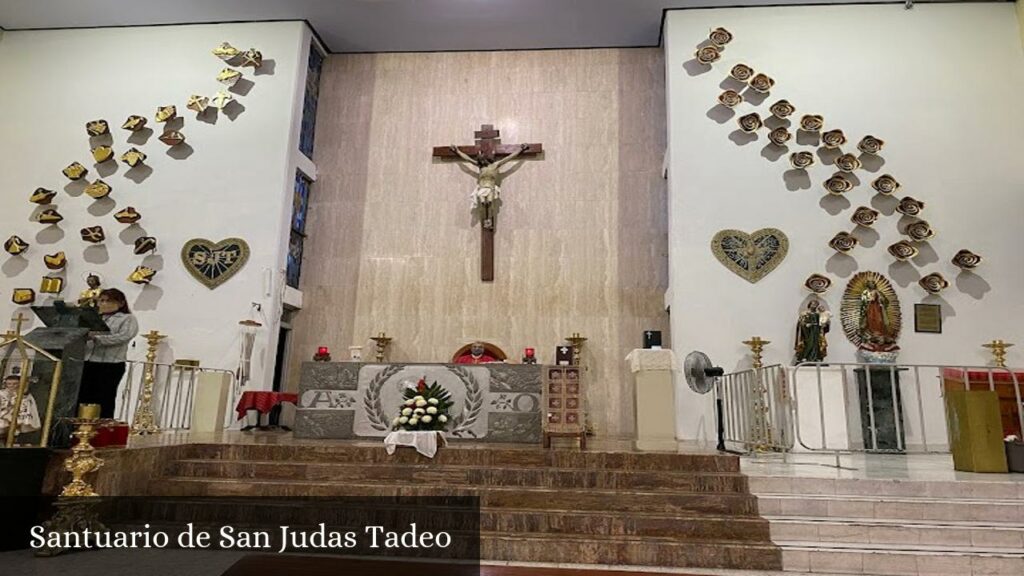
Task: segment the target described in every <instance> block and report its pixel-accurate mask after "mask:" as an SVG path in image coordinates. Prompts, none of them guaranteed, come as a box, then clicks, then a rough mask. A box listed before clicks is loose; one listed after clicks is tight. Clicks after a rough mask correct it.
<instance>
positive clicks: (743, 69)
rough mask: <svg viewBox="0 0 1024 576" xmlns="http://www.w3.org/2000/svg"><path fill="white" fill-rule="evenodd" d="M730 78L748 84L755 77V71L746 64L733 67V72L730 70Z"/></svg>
mask: <svg viewBox="0 0 1024 576" xmlns="http://www.w3.org/2000/svg"><path fill="white" fill-rule="evenodd" d="M729 76H732V77H733V78H735V79H737V80H739V81H740V82H743V83H744V84H746V83H747V82H748V81H749V80H750V79H751V78H753V77H754V69H753V68H751V67H750V66H747V65H746V64H737V65H735V66H733V67H732V70H729Z"/></svg>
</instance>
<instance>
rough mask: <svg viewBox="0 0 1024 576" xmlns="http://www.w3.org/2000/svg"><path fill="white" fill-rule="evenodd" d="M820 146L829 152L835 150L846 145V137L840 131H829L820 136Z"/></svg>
mask: <svg viewBox="0 0 1024 576" xmlns="http://www.w3.org/2000/svg"><path fill="white" fill-rule="evenodd" d="M821 144H822V146H824V147H825V148H828V149H829V150H835V149H836V148H839V147H840V146H842V145H843V144H846V135H845V134H843V131H842V130H838V129H836V130H829V131H828V132H825V133H824V134H822V135H821Z"/></svg>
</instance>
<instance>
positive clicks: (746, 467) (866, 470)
mask: <svg viewBox="0 0 1024 576" xmlns="http://www.w3.org/2000/svg"><path fill="white" fill-rule="evenodd" d="M835 463H836V460H835V458H834V457H833V456H831V455H816V454H791V455H787V456H786V457H785V459H784V458H783V456H782V455H776V454H768V455H763V456H750V457H744V458H743V459H742V470H743V472H744V473H746V474H751V475H756V476H776V477H786V478H811V479H814V480H810V481H808V484H811V483H814V482H816V480H817V479H829V478H831V479H878V480H927V481H972V482H979V481H981V482H1019V483H1021V484H1022V485H1024V474H978V473H974V472H957V471H955V470H953V457H952V456H951V455H949V454H908V455H891V454H859V455H847V456H840V457H839V465H840V467H838V468H837V467H836V466H835Z"/></svg>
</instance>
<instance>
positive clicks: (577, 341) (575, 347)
mask: <svg viewBox="0 0 1024 576" xmlns="http://www.w3.org/2000/svg"><path fill="white" fill-rule="evenodd" d="M565 341H566V342H568V343H569V344H571V345H572V365H573V366H579V365H580V356H581V353H582V352H583V343H584V342H586V341H587V339H586V338H584V337H583V336H580V333H579V332H573V333H572V336H569V337H568V338H566V339H565Z"/></svg>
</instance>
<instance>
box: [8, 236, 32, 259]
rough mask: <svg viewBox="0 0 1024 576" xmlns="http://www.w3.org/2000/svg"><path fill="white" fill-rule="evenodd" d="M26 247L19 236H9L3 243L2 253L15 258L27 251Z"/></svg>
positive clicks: (26, 244) (26, 243) (25, 243)
mask: <svg viewBox="0 0 1024 576" xmlns="http://www.w3.org/2000/svg"><path fill="white" fill-rule="evenodd" d="M28 246H29V244H28V242H25V241H24V240H22V239H21V238H20V237H19V236H11V237H10V238H8V239H7V240H6V241H5V242H4V252H7V253H8V254H10V255H11V256H17V255H18V254H22V253H24V252H25V250H28Z"/></svg>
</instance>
